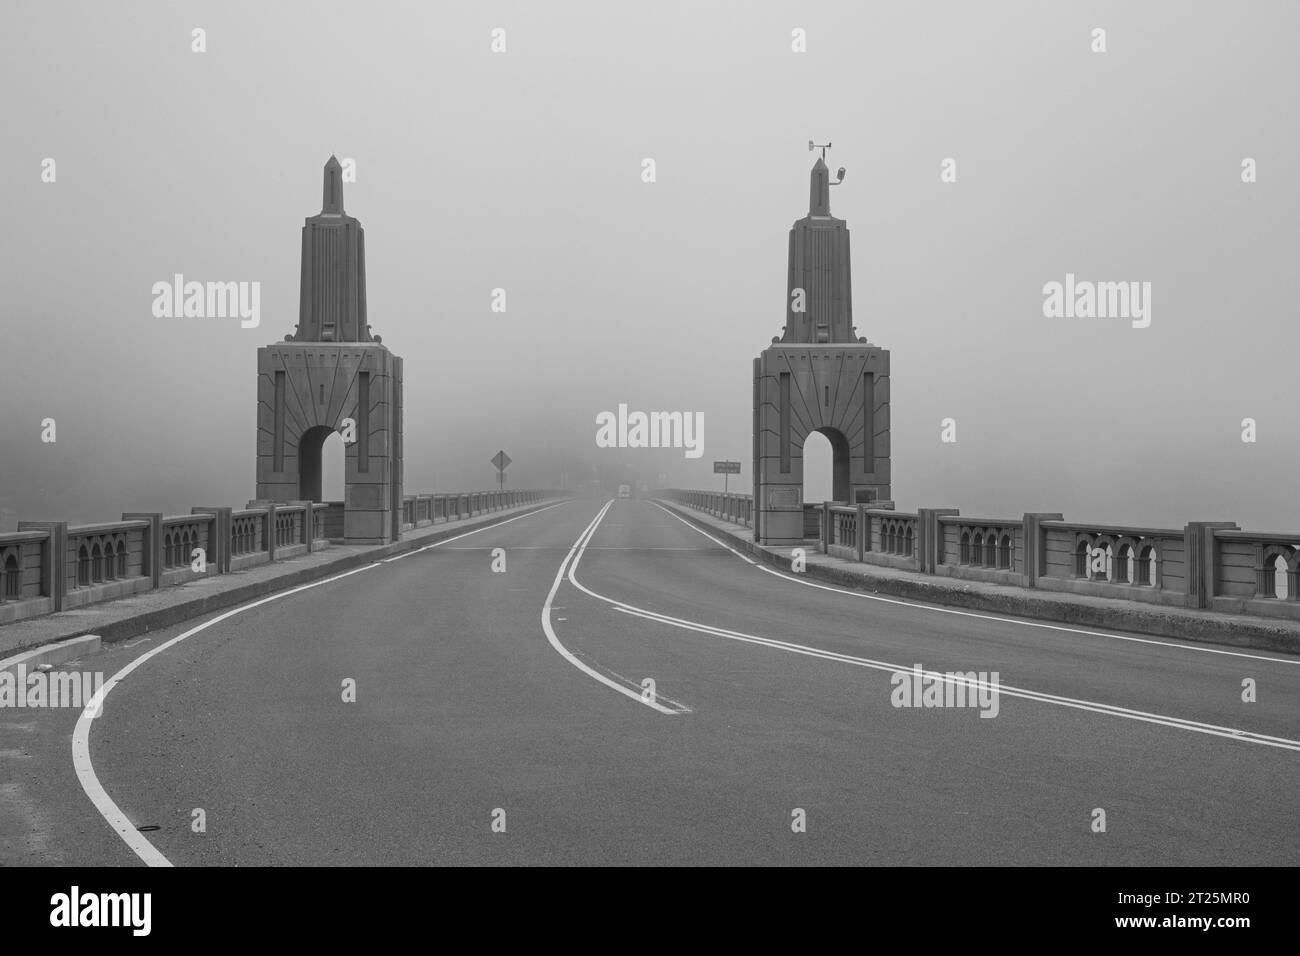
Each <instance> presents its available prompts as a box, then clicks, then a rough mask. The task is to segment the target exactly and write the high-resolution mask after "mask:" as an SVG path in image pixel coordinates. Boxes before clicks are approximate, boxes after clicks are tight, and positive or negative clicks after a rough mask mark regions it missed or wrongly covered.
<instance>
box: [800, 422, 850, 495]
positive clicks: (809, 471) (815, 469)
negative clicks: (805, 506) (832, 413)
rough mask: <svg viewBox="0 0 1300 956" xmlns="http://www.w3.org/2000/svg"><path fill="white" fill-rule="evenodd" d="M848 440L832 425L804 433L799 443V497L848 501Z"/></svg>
mask: <svg viewBox="0 0 1300 956" xmlns="http://www.w3.org/2000/svg"><path fill="white" fill-rule="evenodd" d="M849 494H850V492H849V442H848V439H846V438H845V437H844V435H843V433H842V432H840V431H839V430H838V429H835V428H819V429H816V430H815V431H811V432H809V433H808V437H807V438H805V439H804V443H803V500H804V501H805V502H809V503H814V504H815V503H817V502H820V501H838V502H842V503H845V504H848V503H849Z"/></svg>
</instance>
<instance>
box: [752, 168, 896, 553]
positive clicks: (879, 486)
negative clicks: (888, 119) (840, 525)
mask: <svg viewBox="0 0 1300 956" xmlns="http://www.w3.org/2000/svg"><path fill="white" fill-rule="evenodd" d="M824 157H825V152H824V150H823V156H822V158H819V159H818V160H817V162H816V163H815V164H814V165H813V168H812V175H811V182H810V187H809V202H808V215H807V216H805V217H804V218H802V219H800V220H798V221H796V222H795V224H794V226H793V227H792V228H791V230H790V267H789V279H788V288H787V292H788V295H787V298H786V317H785V332H784V334H783V335H781V336H779V337H777V338H773V339H772V345H771V346H769V347H768V348H766V349H764V350H763V352H762V354H761V355H759V357H758V358H756V359H755V360H754V539H755V540H756V541H759V542H760V543H763V544H775V545H784V544H798V543H799V542H800V541H802V540H803V537H804V530H803V445H804V440H805V439H806V438H807V437H808V433H809V432H814V431H815V432H821V433H822V434H823V435H825V436H826V437H827V438H828V439H830V443H831V448H832V449H833V453H834V471H833V474H834V491H833V495H834V500H836V501H841V502H845V503H847V504H854V503H858V502H868V501H875V500H883V499H888V498H890V497H891V493H890V485H889V352H888V351H887V350H885V349H882V348H877V347H876V346H874V345H871V344H870V343H868V342H867V340H866V339H865V338H859V337H858V335H857V329H856V328H855V327H854V325H853V299H852V287H851V277H850V269H849V230H848V226H847V224H846V223H845V221H844V220H843V219H836V218H835V217H834V216H832V215H831V209H830V190H831V186H833V185H838V183H832V182H831V181H830V171H829V170H828V169H827V168H826V161H825V158H824ZM841 173H842V171H841ZM840 178H843V177H842V175H841V177H840Z"/></svg>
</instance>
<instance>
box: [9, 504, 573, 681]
mask: <svg viewBox="0 0 1300 956" xmlns="http://www.w3.org/2000/svg"><path fill="white" fill-rule="evenodd" d="M561 500H567V499H561ZM555 503H556V502H555V501H541V502H536V503H534V504H528V505H519V506H517V507H514V508H503V509H502V510H500V511H492V512H487V513H482V514H479V515H476V516H474V517H472V518H463V519H461V520H459V521H451V522H448V523H446V524H433V525H426V526H424V527H422V528H412V529H410V530H408V531H406V532H404V533H403V535H402V540H401V541H396V542H394V543H392V544H386V545H341V544H331V545H329V546H328V547H325V548H322V549H321V550H319V551H311V552H309V553H307V554H303V555H299V556H297V557H294V558H287V559H285V560H283V561H273V562H271V563H269V564H259V565H257V566H256V567H252V568H248V569H246V570H243V571H235V572H232V573H230V574H214V575H211V576H209V577H205V578H196V579H195V580H193V581H187V582H186V583H184V584H178V585H174V586H171V587H165V588H159V589H158V590H156V591H144V592H142V593H140V594H134V595H132V596H130V597H125V598H118V599H117V600H114V601H104V602H101V603H99V604H88V605H85V606H84V607H79V608H74V609H73V610H69V611H59V612H57V613H54V614H46V615H43V616H42V617H33V618H26V619H24V620H21V621H14V622H13V623H11V624H5V625H3V626H0V656H2V657H8V656H10V655H14V654H17V653H18V652H21V651H28V650H31V649H32V648H36V647H41V646H43V645H49V644H54V643H56V642H61V641H66V640H68V639H70V638H74V637H81V636H82V635H86V634H96V635H99V637H100V638H101V639H102V640H103V641H105V642H112V641H121V640H125V639H127V638H131V637H136V636H138V635H140V634H145V633H147V632H149V631H155V630H158V629H159V628H163V627H170V626H172V625H173V624H178V623H180V622H181V621H186V620H189V619H190V618H192V617H199V616H201V615H204V614H209V613H211V612H213V611H219V610H224V609H226V608H229V607H233V606H235V605H237V604H243V603H245V602H247V601H252V600H254V599H256V598H259V597H263V596H265V595H267V594H271V593H273V592H275V591H283V590H285V589H286V588H291V587H296V586H297V585H300V584H307V583H308V582H311V581H318V580H320V579H321V578H327V577H329V576H330V575H334V574H340V573H342V572H344V571H350V570H352V569H353V568H359V567H362V566H364V565H367V564H371V563H373V562H375V561H378V560H379V559H381V558H386V557H390V556H392V555H395V554H401V553H403V552H406V551H413V550H415V549H416V548H422V547H424V546H425V545H427V544H431V543H433V542H435V541H439V540H442V539H445V538H450V537H454V536H456V535H458V534H464V533H465V532H466V531H473V530H475V529H476V528H485V527H488V526H489V525H493V524H498V523H500V522H501V521H504V520H505V519H507V518H513V517H517V516H519V515H523V514H528V513H530V512H533V511H538V510H540V509H542V508H545V507H547V506H549V505H552V504H555ZM53 652H54V649H53V648H51V653H53ZM40 662H41V661H39V660H38V661H34V662H31V663H29V664H28V666H29V667H35V666H36V664H37V663H40Z"/></svg>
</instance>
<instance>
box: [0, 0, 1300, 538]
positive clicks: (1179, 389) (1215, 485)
mask: <svg viewBox="0 0 1300 956" xmlns="http://www.w3.org/2000/svg"><path fill="white" fill-rule="evenodd" d="M195 27H202V28H203V29H204V30H206V41H207V52H205V53H202V54H196V53H193V52H191V31H192V30H193V29H194V28H195ZM497 27H500V28H504V29H505V31H506V43H507V50H506V52H505V53H498V54H494V53H492V52H491V51H490V42H491V35H490V33H491V30H492V29H493V28H497ZM1094 27H1103V28H1105V29H1106V31H1107V42H1108V49H1107V52H1106V53H1104V54H1096V53H1093V52H1091V50H1090V34H1091V31H1092V29H1093V28H1094ZM1297 27H1300V8H1297V7H1296V6H1295V5H1294V4H1290V3H1255V4H1250V5H1249V6H1246V7H1242V6H1240V5H1232V4H1229V3H1226V2H1225V3H1221V4H1200V3H1179V2H1168V3H1143V4H1132V3H1114V4H1106V3H1090V4H1086V5H1084V4H1077V5H1067V4H1043V3H1036V2H1025V3H998V4H970V3H963V2H953V3H927V4H878V5H877V4H873V5H870V6H868V5H866V4H861V3H849V2H844V3H819V4H815V5H813V4H793V3H760V2H745V3H716V4H707V5H706V4H700V3H689V2H688V3H678V4H674V3H663V2H656V3H652V4H641V5H634V4H609V3H597V2H592V3H557V2H546V3H540V2H529V3H520V4H450V3H448V4H427V3H419V4H415V3H412V4H402V5H399V4H390V3H377V4H362V3H324V2H312V3H277V4H263V3H225V2H223V3H220V4H215V3H214V4H204V3H195V4H173V3H161V2H142V3H132V4H129V5H128V4H102V3H85V4H70V3H57V4H56V3H49V2H29V0H7V2H6V3H5V4H4V9H3V12H0V78H2V79H3V85H4V88H5V90H6V93H7V96H6V106H5V111H4V128H5V135H4V137H3V143H4V146H3V149H2V150H0V189H3V208H4V212H5V216H4V223H3V226H2V227H0V289H3V298H2V299H0V356H2V359H3V361H2V362H0V369H2V370H3V378H2V379H0V403H2V407H0V521H2V522H3V526H4V527H5V528H11V527H12V526H13V523H14V522H15V521H16V520H18V519H20V518H21V519H39V518H46V519H66V520H69V521H73V522H81V521H92V520H109V519H113V518H116V517H117V516H118V515H119V514H120V513H121V512H123V511H135V510H139V511H164V512H166V513H176V512H183V511H188V510H189V508H190V507H192V506H194V505H213V504H235V505H240V504H243V502H244V501H246V500H247V499H249V498H251V497H252V496H253V494H254V491H255V489H254V442H255V436H256V419H255V414H256V394H255V385H256V377H257V373H256V350H257V348H258V347H259V346H262V345H268V344H271V343H274V342H276V341H279V340H281V339H282V338H283V337H284V335H285V334H286V333H289V332H292V331H293V327H294V323H295V322H296V321H297V315H298V288H299V274H298V268H299V254H300V229H301V226H302V221H303V219H304V218H305V217H307V216H311V215H314V214H315V213H316V212H318V211H319V210H320V205H321V168H322V166H323V164H324V163H325V161H326V159H328V157H329V156H330V155H331V154H332V153H333V154H337V155H338V157H339V158H340V159H352V160H354V161H355V164H356V173H357V178H356V182H354V183H347V184H346V185H345V202H346V209H347V212H348V213H349V214H351V215H354V216H356V217H358V218H359V219H360V221H361V223H362V225H363V226H364V228H365V230H366V247H367V248H366V267H367V292H368V306H369V321H370V323H371V325H372V326H373V328H374V331H375V332H377V333H379V334H380V335H382V337H383V341H384V344H385V345H387V346H388V347H390V348H391V349H392V350H393V351H394V352H395V353H396V354H398V355H400V356H402V357H403V359H404V360H405V416H406V428H405V450H406V459H405V484H406V491H407V493H408V494H412V493H417V492H429V491H435V490H469V489H475V488H487V487H494V486H495V481H496V476H495V471H494V469H493V468H492V466H491V465H490V464H489V459H490V458H491V457H492V455H493V454H495V453H496V451H497V450H498V449H504V450H505V451H507V452H508V454H509V455H510V456H511V457H512V458H513V460H514V464H513V465H512V466H511V467H510V469H509V471H508V480H507V483H508V486H509V487H516V488H523V487H555V486H557V485H558V483H559V482H560V481H561V480H562V478H567V480H568V481H570V482H576V481H585V480H588V479H590V478H592V477H599V478H602V479H604V480H607V481H608V480H610V478H611V476H612V477H614V478H617V479H619V480H622V479H624V478H629V479H637V480H645V481H647V482H648V483H649V484H651V485H656V484H659V483H661V482H663V483H666V484H669V485H673V486H677V487H709V488H715V487H716V488H721V486H722V476H721V475H717V476H715V475H714V474H713V473H712V465H711V463H712V461H713V460H714V459H721V458H730V459H739V460H740V461H741V462H742V468H743V472H742V474H741V475H740V476H732V478H731V487H732V489H733V490H734V489H737V488H738V487H739V488H740V489H741V490H747V489H748V486H749V483H750V481H751V474H750V466H751V462H750V448H751V438H750V428H751V407H750V403H751V377H752V369H751V363H752V360H753V358H754V357H755V356H756V355H757V354H758V353H759V351H761V350H762V349H763V348H764V347H765V346H766V345H767V344H769V342H770V341H771V338H772V336H774V335H777V334H779V333H780V331H781V327H782V323H783V321H784V310H785V305H784V299H785V293H786V288H785V285H786V253H787V245H786V243H787V231H788V230H789V228H790V224H791V222H792V221H793V220H794V219H796V218H799V217H801V216H803V215H804V213H805V211H806V209H807V202H808V170H809V168H810V166H811V164H812V162H813V159H814V154H810V153H809V152H808V150H807V148H806V144H807V141H808V140H809V138H815V139H816V140H817V141H818V142H827V141H832V142H833V143H834V146H833V148H832V149H831V150H830V152H829V155H828V158H827V159H828V163H829V164H830V166H831V168H832V169H834V168H836V167H838V166H841V165H842V166H845V167H846V168H847V171H848V172H847V177H846V180H845V182H844V184H843V185H841V186H838V187H836V188H835V190H834V191H833V192H832V196H831V198H832V212H833V213H834V214H835V215H837V216H840V217H842V218H845V219H847V220H848V223H849V227H850V229H851V231H852V237H853V265H854V274H853V292H854V318H855V322H856V324H857V327H858V330H859V334H862V335H865V336H867V337H868V338H869V339H870V340H871V341H872V342H873V343H875V344H878V345H881V346H883V347H885V348H888V349H890V350H891V352H892V380H891V413H892V439H891V441H892V461H893V489H894V498H895V500H896V501H897V502H898V505H899V507H900V508H906V509H911V508H915V507H917V506H926V507H958V508H961V509H962V511H963V512H965V513H969V514H975V513H979V514H985V515H996V516H1018V515H1020V514H1021V513H1022V512H1025V511H1061V512H1063V513H1064V514H1065V515H1066V517H1067V518H1071V519H1079V520H1092V521H1097V522H1129V523H1139V524H1144V525H1149V526H1160V527H1181V526H1182V524H1183V523H1184V522H1186V521H1188V520H1193V519H1230V520H1235V521H1237V522H1238V523H1239V524H1241V525H1242V526H1243V527H1248V528H1260V529H1265V530H1285V529H1296V528H1300V515H1297V514H1296V512H1295V509H1294V508H1293V507H1292V506H1291V500H1292V499H1291V494H1292V492H1291V490H1290V488H1289V483H1288V482H1287V481H1286V480H1285V476H1286V475H1294V474H1295V473H1296V471H1297V465H1300V453H1298V452H1297V449H1300V421H1297V415H1296V412H1295V406H1294V403H1293V402H1292V401H1291V400H1290V386H1291V382H1292V380H1293V378H1294V375H1293V368H1294V356H1295V355H1296V349H1297V345H1298V344H1300V330H1297V322H1296V319H1297V313H1296V306H1295V291H1294V278H1293V277H1294V273H1295V263H1296V257H1297V241H1296V239H1297V222H1300V217H1298V216H1297V212H1300V203H1298V202H1297V198H1298V191H1300V185H1297V181H1298V180H1297V176H1296V175H1295V169H1296V158H1297V155H1298V154H1300V136H1298V135H1297V128H1296V126H1297V121H1296V111H1295V108H1294V103H1293V98H1294V96H1295V90H1296V89H1297V87H1298V86H1300V83H1297V79H1298V76H1297V74H1298V72H1300V67H1298V66H1297V61H1296V59H1295V57H1294V55H1293V51H1292V50H1291V48H1290V44H1291V43H1292V42H1293V40H1294V37H1295V36H1296V35H1297ZM795 28H802V29H804V30H806V31H807V52H806V53H793V52H792V51H791V31H792V30H793V29H795ZM647 157H648V158H653V159H654V160H655V165H656V181H655V182H653V183H646V182H643V181H642V168H643V167H642V160H643V159H645V158H647ZM947 157H952V158H954V159H955V160H956V164H957V167H956V168H957V181H956V182H953V183H942V182H941V181H940V163H941V161H942V160H943V159H945V158H947ZM1245 157H1252V158H1254V159H1255V160H1256V161H1257V164H1258V182H1255V183H1252V184H1245V183H1243V182H1242V181H1241V162H1242V159H1243V158H1245ZM45 158H53V159H55V160H56V163H57V167H56V168H57V179H56V181H55V182H53V183H45V182H42V180H41V172H42V160H43V159H45ZM1067 272H1068V273H1074V274H1075V275H1077V276H1079V277H1080V278H1081V279H1089V280H1094V281H1142V282H1150V283H1151V285H1152V290H1153V293H1152V316H1151V318H1152V321H1151V325H1150V327H1148V328H1134V327H1132V325H1131V324H1130V323H1129V322H1128V321H1125V320H1119V319H1084V318H1053V319H1048V318H1045V317H1044V316H1043V286H1044V284H1045V283H1048V282H1052V281H1057V282H1060V281H1062V280H1063V279H1064V277H1065V275H1066V273H1067ZM175 273H183V274H184V275H185V277H186V278H187V279H194V280H198V281H258V282H260V283H261V319H260V325H259V326H258V327H257V328H241V326H240V322H239V320H238V319H182V318H155V317H154V316H153V314H152V312H151V303H152V295H151V292H150V290H151V287H152V285H153V283H155V282H158V281H170V279H171V277H172V276H173V275H174V274H175ZM496 288H500V289H504V290H505V291H506V303H507V305H506V311H505V312H493V311H492V310H491V308H490V306H491V297H492V290H493V289H496ZM620 403H626V404H627V405H628V407H629V408H632V409H639V410H644V411H654V410H666V411H682V412H690V413H695V412H699V413H702V414H703V416H704V420H705V432H704V446H703V455H702V457H700V458H697V459H691V458H687V457H686V455H685V454H684V453H683V451H682V450H681V449H670V450H649V449H602V448H597V447H596V443H595V434H596V416H597V414H598V413H600V412H602V411H612V410H615V409H617V407H618V405H619V404H620ZM1247 417H1250V418H1254V419H1255V420H1256V422H1257V428H1258V441H1257V442H1254V443H1245V442H1243V441H1242V440H1241V435H1242V424H1241V423H1242V420H1243V419H1244V418H1247ZM46 418H53V419H55V421H56V422H57V441H55V442H54V443H46V442H42V441H41V431H42V426H41V422H42V420H44V419H46ZM945 418H952V419H954V420H955V425H956V437H957V441H956V442H953V443H944V442H942V441H941V440H940V423H941V421H942V420H943V419H945ZM815 470H816V469H814V471H815ZM826 472H827V473H828V472H829V469H828V468H827V469H826ZM821 480H822V478H819V477H817V475H814V476H812V477H810V479H809V488H808V490H807V497H808V498H809V499H816V498H819V497H823V496H824V495H825V494H827V493H828V488H829V481H828V480H827V481H825V482H824V489H825V490H818V486H817V482H818V481H821Z"/></svg>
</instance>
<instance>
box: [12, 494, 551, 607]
mask: <svg viewBox="0 0 1300 956" xmlns="http://www.w3.org/2000/svg"><path fill="white" fill-rule="evenodd" d="M553 495H554V492H550V491H490V492H477V491H476V492H458V493H454V494H441V495H414V496H411V497H408V498H406V499H404V501H403V530H407V529H410V528H417V527H424V526H426V525H431V524H434V523H435V522H440V521H441V522H446V521H455V520H460V519H462V518H468V517H471V516H472V515H475V514H483V513H486V512H488V511H498V510H501V509H504V508H516V507H519V506H521V505H528V504H534V503H536V502H539V501H541V500H543V499H544V498H548V497H551V496H553ZM408 517H409V518H410V521H409V522H408V521H407V519H408ZM18 529H19V530H18V531H16V532H11V533H7V534H0V624H5V623H7V622H9V621H18V620H22V619H24V618H29V617H37V616H39V615H41V614H50V613H53V612H54V611H63V610H70V609H72V608H76V607H82V606H84V605H87V604H95V603H98V602H100V601H111V600H113V599H115V598H121V597H127V596H129V595H132V594H137V593H140V592H142V591H150V590H154V589H156V588H163V587H170V586H172V585H177V584H184V583H185V582H186V581H192V580H194V579H195V578H200V577H203V576H205V575H207V574H229V573H231V572H235V571H242V570H243V569H245V568H250V567H254V566H256V565H260V564H267V563H270V562H272V561H283V560H285V559H288V558H293V557H297V556H298V555H301V554H306V553H308V552H309V551H318V550H320V549H321V548H325V547H328V546H329V544H330V542H331V540H333V541H334V542H335V543H340V542H341V539H342V537H343V502H341V501H332V502H310V501H293V502H288V503H284V502H258V501H255V502H250V503H249V507H247V508H224V507H217V508H208V507H202V508H194V509H193V510H192V511H191V513H190V514H188V515H170V516H168V515H162V514H150V513H129V514H124V515H122V520H121V521H110V522H107V523H103V524H89V525H69V524H67V523H66V522H62V521H22V522H19V524H18ZM200 551H201V552H202V554H201V555H200V554H199V552H200ZM200 559H201V560H200ZM200 567H201V568H202V570H200Z"/></svg>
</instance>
